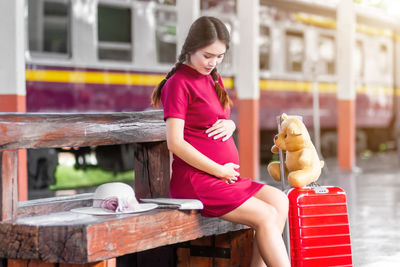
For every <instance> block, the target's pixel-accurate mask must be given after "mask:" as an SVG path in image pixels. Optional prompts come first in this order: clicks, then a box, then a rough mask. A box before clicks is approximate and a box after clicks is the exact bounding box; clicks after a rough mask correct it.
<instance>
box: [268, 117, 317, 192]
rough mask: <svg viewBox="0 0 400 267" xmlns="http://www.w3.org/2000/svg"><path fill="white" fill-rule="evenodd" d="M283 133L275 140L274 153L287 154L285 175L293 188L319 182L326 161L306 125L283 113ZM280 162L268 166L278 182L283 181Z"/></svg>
mask: <svg viewBox="0 0 400 267" xmlns="http://www.w3.org/2000/svg"><path fill="white" fill-rule="evenodd" d="M280 118H281V119H280V124H281V127H280V128H281V131H280V133H278V134H277V135H276V136H275V138H274V145H273V146H272V148H271V151H272V153H274V154H277V153H279V149H282V151H283V152H284V153H285V154H286V156H285V165H284V166H285V174H286V176H287V179H288V181H289V184H290V185H291V186H292V187H303V186H306V185H308V184H310V183H312V182H315V181H317V180H318V178H319V176H320V174H321V169H322V167H323V166H324V161H321V160H319V157H318V153H317V151H316V149H315V147H314V145H313V143H312V141H311V138H310V135H309V133H308V131H307V128H306V126H305V125H304V123H303V122H302V121H301V120H300V119H298V118H296V117H288V116H287V115H286V114H285V113H283V114H282V115H281V117H280ZM279 165H280V164H279V162H271V163H270V164H268V172H269V174H270V175H271V176H272V178H273V179H274V180H276V181H280V180H281V175H280V166H279Z"/></svg>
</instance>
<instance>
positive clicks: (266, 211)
mask: <svg viewBox="0 0 400 267" xmlns="http://www.w3.org/2000/svg"><path fill="white" fill-rule="evenodd" d="M279 217H280V216H279V212H278V210H277V209H276V208H275V207H274V206H272V205H269V204H266V205H265V206H264V207H263V209H262V210H260V211H259V212H258V213H257V214H256V215H255V216H254V227H253V228H254V229H255V230H256V231H257V230H259V229H260V228H263V227H271V226H276V225H277V222H278V221H279Z"/></svg>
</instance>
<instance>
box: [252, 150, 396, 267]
mask: <svg viewBox="0 0 400 267" xmlns="http://www.w3.org/2000/svg"><path fill="white" fill-rule="evenodd" d="M325 162H326V163H327V164H326V165H327V168H326V169H325V171H324V173H323V174H322V175H321V177H320V179H319V181H318V182H319V183H320V184H322V185H336V186H340V187H341V188H343V189H344V190H345V191H346V193H347V198H348V209H349V219H350V232H351V241H352V251H353V263H354V266H356V267H382V266H384V267H395V266H396V267H397V266H400V161H399V158H398V156H397V154H396V153H395V152H385V153H376V154H373V155H372V156H371V157H369V158H367V159H363V158H361V157H360V158H357V159H356V166H357V168H356V169H357V170H356V171H355V172H352V173H348V172H342V171H340V170H338V168H337V161H336V159H335V158H332V159H325ZM260 179H261V180H262V181H266V182H267V183H268V184H271V185H274V183H275V185H276V184H277V183H276V182H275V181H271V180H272V178H270V177H268V173H267V172H266V169H265V166H261V171H260Z"/></svg>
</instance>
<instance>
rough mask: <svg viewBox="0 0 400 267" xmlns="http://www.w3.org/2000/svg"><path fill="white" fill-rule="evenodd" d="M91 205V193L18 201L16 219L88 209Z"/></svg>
mask: <svg viewBox="0 0 400 267" xmlns="http://www.w3.org/2000/svg"><path fill="white" fill-rule="evenodd" d="M92 203H93V193H85V194H78V195H72V196H62V197H51V198H42V199H35V200H28V201H20V202H18V211H17V215H16V218H20V217H26V216H35V215H43V214H48V213H52V212H61V211H68V210H71V209H73V208H79V207H89V206H92Z"/></svg>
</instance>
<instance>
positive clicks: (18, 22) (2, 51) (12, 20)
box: [0, 0, 28, 200]
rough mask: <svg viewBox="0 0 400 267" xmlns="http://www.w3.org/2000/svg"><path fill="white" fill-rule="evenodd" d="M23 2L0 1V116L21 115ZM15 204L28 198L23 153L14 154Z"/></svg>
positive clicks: (24, 92)
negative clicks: (3, 113)
mask: <svg viewBox="0 0 400 267" xmlns="http://www.w3.org/2000/svg"><path fill="white" fill-rule="evenodd" d="M24 24H25V22H24V0H13V1H0V36H1V38H2V41H1V42H0V59H1V60H0V81H1V85H0V112H25V111H26V101H25V98H26V89H25V49H24V45H25V41H24V39H25V34H24V33H25V25H24ZM18 162H19V163H18V164H19V166H18V195H19V200H25V199H27V196H28V191H27V190H28V189H27V188H28V181H27V168H26V150H21V151H19V152H18Z"/></svg>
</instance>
